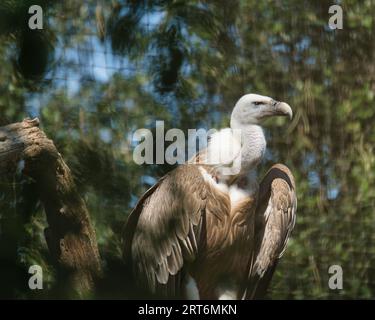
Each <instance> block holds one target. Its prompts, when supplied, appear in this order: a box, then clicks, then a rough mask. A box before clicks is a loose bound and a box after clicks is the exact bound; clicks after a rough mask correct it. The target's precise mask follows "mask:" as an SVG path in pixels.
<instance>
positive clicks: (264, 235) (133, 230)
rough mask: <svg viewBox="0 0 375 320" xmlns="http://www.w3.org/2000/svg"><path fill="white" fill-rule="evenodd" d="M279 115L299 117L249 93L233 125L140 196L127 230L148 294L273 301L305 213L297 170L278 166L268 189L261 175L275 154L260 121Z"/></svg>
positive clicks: (128, 250) (137, 275)
mask: <svg viewBox="0 0 375 320" xmlns="http://www.w3.org/2000/svg"><path fill="white" fill-rule="evenodd" d="M271 116H288V117H289V118H292V109H291V108H290V106H289V105H288V104H286V103H284V102H278V101H275V100H273V99H272V98H269V97H265V96H260V95H256V94H247V95H245V96H243V97H242V98H241V99H240V100H239V101H238V102H237V103H236V105H235V107H234V109H233V112H232V114H231V123H230V128H227V129H223V130H221V131H218V132H217V133H215V134H214V135H213V136H212V138H211V140H210V141H209V143H208V146H207V148H206V149H205V150H204V151H202V152H200V153H198V154H197V155H196V156H195V158H194V159H193V161H189V162H188V163H186V164H183V165H180V166H178V167H177V168H176V169H174V170H173V171H171V172H169V173H168V174H166V175H165V176H164V177H162V178H161V179H160V180H159V181H158V182H157V183H156V184H155V185H154V186H153V187H151V188H150V189H149V190H148V191H146V193H145V194H144V195H143V196H142V197H141V198H140V200H139V202H138V203H137V205H136V207H135V208H134V210H133V211H132V212H131V214H130V216H129V218H128V221H127V224H126V226H125V229H124V252H123V254H124V259H125V261H126V263H128V264H129V265H130V266H131V269H132V273H133V274H132V276H133V278H134V280H135V282H136V284H137V286H138V287H139V288H143V289H144V290H145V292H148V293H149V294H151V295H152V296H154V297H158V298H183V299H253V298H262V297H263V296H264V294H265V291H266V289H267V287H268V285H269V282H270V280H271V277H272V274H273V272H274V270H275V267H276V265H277V262H278V260H279V259H280V257H281V256H282V254H283V252H284V250H285V247H286V244H287V241H288V238H289V236H290V232H291V231H292V229H293V227H294V222H295V214H296V208H297V199H296V190H295V184H294V179H293V176H292V174H291V172H290V171H289V169H288V168H287V167H285V166H284V165H281V164H277V165H274V166H273V167H272V168H271V169H270V170H269V171H268V173H267V174H266V175H265V177H264V178H263V180H262V181H261V182H260V184H258V183H257V180H256V176H255V175H254V171H255V169H256V167H257V165H258V164H259V162H260V161H261V160H262V158H263V156H264V153H265V149H266V141H265V136H264V134H263V130H262V128H261V126H260V124H261V122H262V121H263V120H264V119H266V118H268V117H271ZM235 131H236V132H240V134H239V135H237V136H236V135H235V134H234V133H235ZM217 154H221V155H222V156H220V157H215V155H217ZM212 158H215V159H219V160H218V161H216V162H215V161H211V160H210V159H212ZM235 164H237V166H236V165H235ZM238 164H239V167H238ZM233 168H235V169H238V170H232V169H233ZM231 170H232V171H231Z"/></svg>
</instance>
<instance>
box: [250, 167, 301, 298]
mask: <svg viewBox="0 0 375 320" xmlns="http://www.w3.org/2000/svg"><path fill="white" fill-rule="evenodd" d="M296 210H297V197H296V188H295V183H294V178H293V175H292V173H291V172H290V170H289V169H288V168H287V167H286V166H284V165H281V164H277V165H274V166H272V168H271V169H270V170H269V171H268V173H267V174H266V176H265V177H264V179H263V180H262V182H261V184H260V186H259V195H258V205H257V210H256V222H255V233H256V235H255V241H256V244H255V246H256V249H255V251H254V253H253V257H252V258H251V261H250V263H249V264H250V265H249V278H248V284H247V289H246V291H245V295H244V298H247V299H254V298H255V299H257V298H262V297H264V295H265V293H266V290H267V288H268V286H269V283H270V281H271V278H272V275H273V273H274V270H275V268H276V265H277V263H278V261H279V259H280V258H281V257H282V255H283V254H284V252H285V249H286V245H287V242H288V239H289V237H290V233H291V231H292V230H293V228H294V224H295V218H296Z"/></svg>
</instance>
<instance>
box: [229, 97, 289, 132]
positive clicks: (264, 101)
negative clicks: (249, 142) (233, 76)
mask: <svg viewBox="0 0 375 320" xmlns="http://www.w3.org/2000/svg"><path fill="white" fill-rule="evenodd" d="M271 116H288V117H289V118H290V119H291V118H292V117H293V112H292V108H291V107H290V106H289V105H288V104H287V103H285V102H279V101H275V100H273V99H272V98H270V97H266V96H261V95H259V94H252V93H250V94H246V95H244V96H242V97H241V98H240V99H239V100H238V101H237V103H236V105H235V107H234V109H233V111H232V116H231V122H230V126H231V128H232V129H241V128H244V127H246V126H248V125H251V124H259V123H260V122H262V121H263V120H265V119H267V118H269V117H271Z"/></svg>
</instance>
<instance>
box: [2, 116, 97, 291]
mask: <svg viewBox="0 0 375 320" xmlns="http://www.w3.org/2000/svg"><path fill="white" fill-rule="evenodd" d="M19 168H21V169H22V173H23V174H24V175H26V176H29V177H31V178H32V179H34V180H35V183H36V188H37V189H36V192H38V196H39V198H40V200H41V201H42V203H43V205H44V208H45V212H46V216H47V222H48V225H49V227H48V228H47V229H46V230H45V237H46V241H47V244H48V247H49V251H50V253H51V255H52V257H53V259H54V261H55V262H56V263H57V266H58V268H59V269H60V270H62V271H63V272H64V274H65V275H66V276H67V279H65V280H66V283H67V285H69V286H70V287H71V288H72V289H73V290H75V292H76V293H78V294H79V296H81V297H83V296H86V295H87V294H89V293H90V292H92V290H93V287H94V280H95V278H96V277H98V276H100V274H101V265H100V256H99V252H98V247H97V242H96V235H95V231H94V229H93V227H92V225H91V222H90V218H89V213H88V211H87V208H86V205H85V202H84V201H83V199H82V198H81V197H80V196H79V193H78V192H77V190H76V186H75V183H74V181H73V178H72V175H71V173H70V170H69V168H68V166H67V165H66V164H65V162H64V160H63V159H62V157H61V155H60V153H59V152H58V151H57V149H56V147H55V145H54V144H53V142H52V141H51V140H49V139H48V138H47V137H46V135H45V134H44V132H43V131H42V130H40V129H39V120H38V119H33V120H29V119H26V120H24V121H22V122H19V123H13V124H10V125H7V126H4V127H0V177H1V176H8V175H14V173H15V172H16V170H17V169H19Z"/></svg>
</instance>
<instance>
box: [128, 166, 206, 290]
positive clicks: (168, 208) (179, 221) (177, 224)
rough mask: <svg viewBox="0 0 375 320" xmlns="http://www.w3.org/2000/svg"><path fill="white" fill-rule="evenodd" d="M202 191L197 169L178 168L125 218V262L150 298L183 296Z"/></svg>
mask: <svg viewBox="0 0 375 320" xmlns="http://www.w3.org/2000/svg"><path fill="white" fill-rule="evenodd" d="M206 188H207V186H206V182H205V181H204V179H203V177H202V175H201V173H200V171H199V170H198V168H197V166H194V165H181V166H179V167H177V168H176V169H175V170H173V171H171V172H170V173H169V174H167V175H166V176H164V177H163V178H162V179H161V180H159V182H158V183H157V184H156V185H155V186H153V187H152V188H151V189H150V190H148V191H147V192H146V193H145V194H144V195H143V197H142V198H141V199H140V200H139V202H138V204H137V206H136V207H135V209H134V210H133V211H132V213H131V214H130V216H129V219H128V222H127V225H126V227H125V230H124V231H125V232H124V242H125V246H124V258H125V261H127V262H129V263H131V265H132V266H133V273H134V276H135V279H136V282H137V283H138V285H140V286H141V287H143V288H144V289H146V290H147V291H149V292H150V293H152V294H155V295H157V296H163V297H165V296H170V297H178V296H180V295H181V294H182V287H181V285H182V283H181V281H182V280H183V278H184V274H183V270H184V269H186V268H187V266H188V264H189V262H192V261H194V260H195V258H196V256H197V252H198V247H199V232H198V231H199V230H200V229H201V226H200V224H201V221H202V219H201V218H202V214H203V213H204V211H205V207H206V198H207V190H206Z"/></svg>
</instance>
